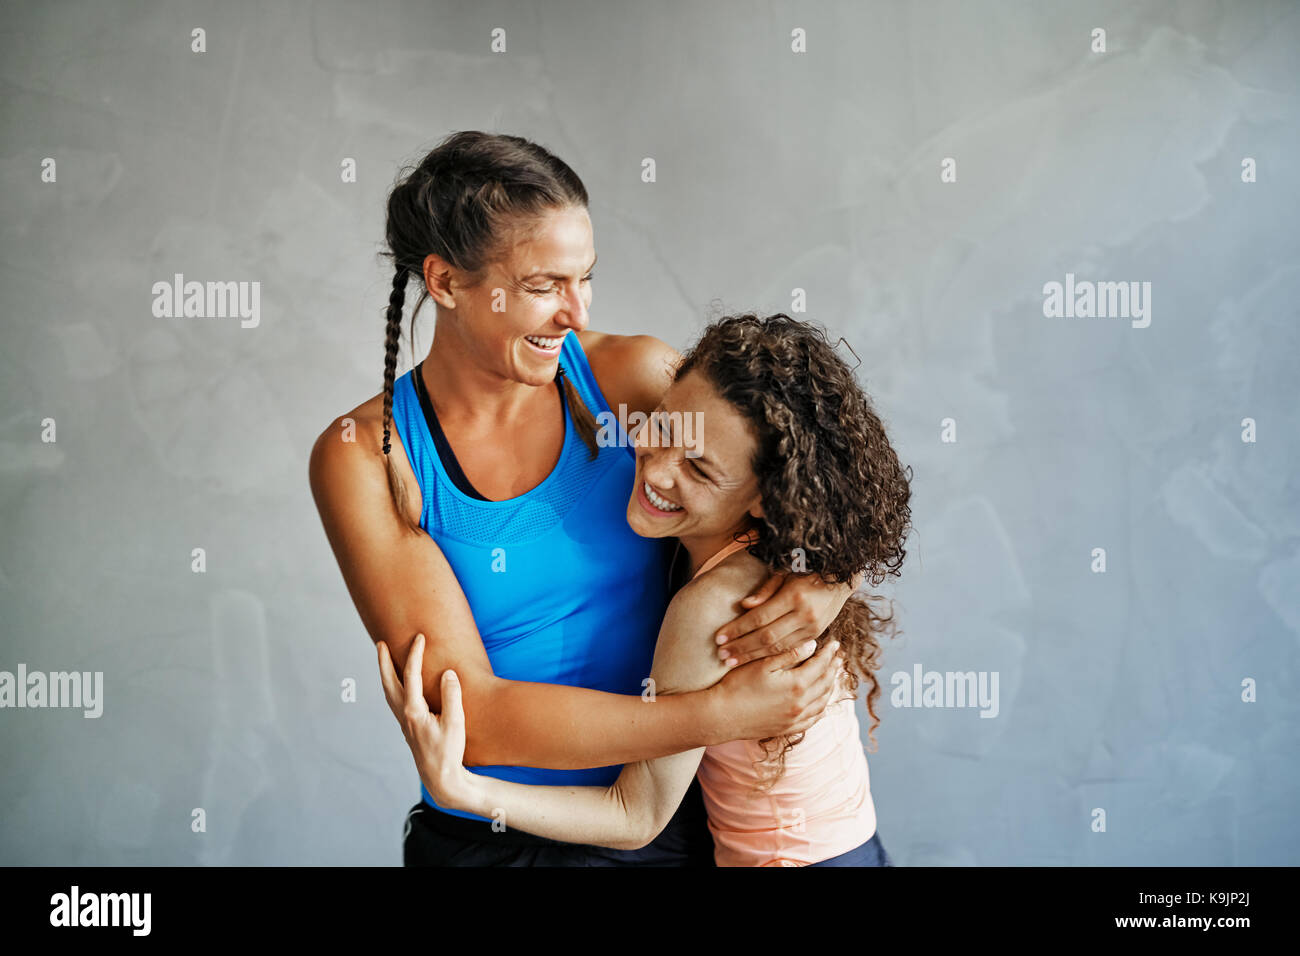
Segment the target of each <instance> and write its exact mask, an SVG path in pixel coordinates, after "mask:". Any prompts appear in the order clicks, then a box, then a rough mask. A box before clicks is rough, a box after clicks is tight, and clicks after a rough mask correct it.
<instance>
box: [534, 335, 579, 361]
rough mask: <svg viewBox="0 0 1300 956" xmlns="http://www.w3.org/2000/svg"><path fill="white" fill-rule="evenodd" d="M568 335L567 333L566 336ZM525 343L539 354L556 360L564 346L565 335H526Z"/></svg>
mask: <svg viewBox="0 0 1300 956" xmlns="http://www.w3.org/2000/svg"><path fill="white" fill-rule="evenodd" d="M567 334H568V333H567V332H566V333H565V335H567ZM524 341H525V342H527V343H528V344H529V345H530V346H531V347H532V348H533V350H534V351H536V352H537V353H539V354H541V355H545V356H546V357H547V358H554V357H555V356H557V355H559V354H560V348H561V347H562V346H563V345H564V335H525V336H524Z"/></svg>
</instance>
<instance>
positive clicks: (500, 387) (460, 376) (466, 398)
mask: <svg viewBox="0 0 1300 956" xmlns="http://www.w3.org/2000/svg"><path fill="white" fill-rule="evenodd" d="M469 354H470V353H469V350H468V349H463V348H461V347H460V343H459V342H457V341H456V333H455V330H454V329H452V328H450V327H449V323H444V322H441V321H440V322H439V323H438V324H437V326H436V328H435V331H434V339H433V344H432V345H430V346H429V354H428V355H427V356H425V359H424V367H423V369H422V370H421V371H422V373H423V377H424V386H425V388H426V389H427V390H428V392H429V399H430V401H432V402H433V406H434V410H435V411H436V412H437V413H438V419H439V420H440V421H442V422H443V423H444V424H445V423H446V422H448V421H451V422H458V423H463V424H465V425H468V426H473V425H474V424H475V423H487V424H503V423H509V422H511V421H513V420H515V419H517V418H518V417H519V416H520V415H521V414H522V413H524V412H525V411H526V410H529V409H533V408H535V404H534V403H536V402H537V400H538V398H539V397H540V396H541V395H542V391H541V390H540V389H538V388H537V387H535V386H533V385H527V384H525V383H523V382H516V381H514V380H513V379H508V378H503V377H502V376H501V375H499V374H498V373H496V372H490V371H487V370H485V369H483V368H481V367H480V366H477V365H475V364H474V363H473V362H472V361H471V360H470V359H469Z"/></svg>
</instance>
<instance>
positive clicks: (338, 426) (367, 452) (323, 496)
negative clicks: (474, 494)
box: [308, 394, 420, 520]
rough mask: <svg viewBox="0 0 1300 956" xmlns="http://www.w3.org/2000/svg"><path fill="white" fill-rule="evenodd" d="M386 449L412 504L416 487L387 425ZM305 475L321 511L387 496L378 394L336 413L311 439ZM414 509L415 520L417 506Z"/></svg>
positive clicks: (381, 399)
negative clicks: (312, 439)
mask: <svg viewBox="0 0 1300 956" xmlns="http://www.w3.org/2000/svg"><path fill="white" fill-rule="evenodd" d="M389 445H390V452H389V455H390V457H391V458H392V460H393V464H394V465H395V466H396V468H397V473H398V476H399V477H400V478H401V480H402V483H403V485H404V486H405V490H406V492H407V497H408V501H413V502H416V503H418V502H419V501H420V490H419V483H418V482H417V481H416V479H415V474H414V472H413V471H412V470H411V467H410V464H409V462H408V461H407V458H406V450H405V448H403V447H402V440H401V438H400V437H399V436H398V434H397V429H396V427H393V426H391V424H390V428H389ZM308 477H309V479H310V482H311V489H312V494H313V495H314V497H315V498H316V503H317V507H318V508H320V509H321V511H322V512H325V511H327V510H333V509H334V508H335V507H344V508H346V509H348V510H351V509H353V508H359V507H364V506H365V505H366V504H367V503H368V502H369V501H370V499H375V500H377V501H381V500H386V499H387V498H388V497H389V495H390V491H389V489H388V477H387V464H386V462H385V461H384V396H383V395H382V394H379V395H375V396H374V397H372V398H369V399H367V400H366V401H364V402H362V403H361V404H360V405H358V406H357V407H356V408H353V409H351V410H349V411H346V412H344V413H343V414H342V415H339V416H338V417H337V418H335V419H334V420H333V421H332V422H330V423H329V424H328V425H326V426H325V428H324V430H323V431H321V433H320V434H319V435H318V436H316V440H315V442H314V443H313V444H312V449H311V457H310V459H309V461H308ZM416 508H417V510H416V515H417V520H418V505H417V506H416Z"/></svg>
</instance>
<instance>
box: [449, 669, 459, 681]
mask: <svg viewBox="0 0 1300 956" xmlns="http://www.w3.org/2000/svg"><path fill="white" fill-rule="evenodd" d="M447 676H448V677H450V678H451V679H452V680H460V678H459V677H457V676H456V672H455V671H447Z"/></svg>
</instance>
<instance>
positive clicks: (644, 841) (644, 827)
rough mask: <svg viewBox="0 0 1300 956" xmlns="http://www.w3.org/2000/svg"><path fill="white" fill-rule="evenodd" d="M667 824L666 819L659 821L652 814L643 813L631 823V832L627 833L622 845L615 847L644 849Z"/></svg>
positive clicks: (620, 848)
mask: <svg viewBox="0 0 1300 956" xmlns="http://www.w3.org/2000/svg"><path fill="white" fill-rule="evenodd" d="M667 825H668V821H666V820H665V821H664V822H663V823H660V822H659V821H658V820H656V819H655V818H654V817H653V816H651V815H649V814H645V815H643V816H642V817H641V818H640V819H638V820H637V821H636V822H635V823H634V824H633V825H632V827H631V832H629V833H628V836H627V839H626V840H625V841H624V842H623V845H622V846H620V847H616V849H619V850H641V849H644V848H645V847H647V846H649V845H650V844H651V843H653V842H654V839H655V837H657V836H658V835H659V834H660V833H662V832H663V829H664V827H666V826H667Z"/></svg>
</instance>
